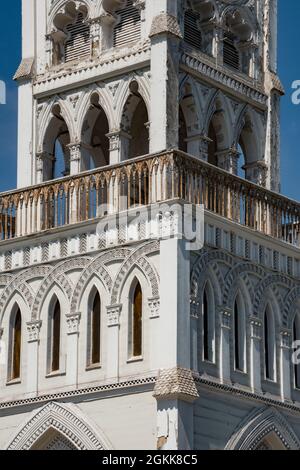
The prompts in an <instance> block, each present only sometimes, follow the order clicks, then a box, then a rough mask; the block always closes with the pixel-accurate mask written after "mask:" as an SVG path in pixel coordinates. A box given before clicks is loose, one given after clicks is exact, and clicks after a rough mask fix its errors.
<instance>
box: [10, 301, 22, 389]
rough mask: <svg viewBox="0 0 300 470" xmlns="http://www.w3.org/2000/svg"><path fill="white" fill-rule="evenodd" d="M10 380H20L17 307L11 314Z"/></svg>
mask: <svg viewBox="0 0 300 470" xmlns="http://www.w3.org/2000/svg"><path fill="white" fill-rule="evenodd" d="M11 345H12V348H11V366H10V380H11V381H14V380H19V379H20V378H21V350H22V314H21V310H20V308H19V307H18V306H16V307H15V311H14V312H13V314H12V324H11Z"/></svg>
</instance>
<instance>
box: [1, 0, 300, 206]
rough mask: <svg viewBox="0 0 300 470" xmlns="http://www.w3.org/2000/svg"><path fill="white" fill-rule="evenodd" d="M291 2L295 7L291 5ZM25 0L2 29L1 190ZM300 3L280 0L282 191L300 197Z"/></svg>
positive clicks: (12, 168)
mask: <svg viewBox="0 0 300 470" xmlns="http://www.w3.org/2000/svg"><path fill="white" fill-rule="evenodd" d="M289 4H291V7H289ZM20 10H21V0H11V1H10V2H8V3H7V2H6V3H5V21H3V22H2V25H1V29H0V58H1V59H0V79H1V80H4V81H5V83H6V87H7V104H6V105H5V106H3V105H0V191H5V190H8V189H12V188H15V187H16V163H17V86H16V84H15V83H14V82H13V80H12V76H13V74H14V72H15V71H16V69H17V67H18V65H19V62H20V54H21V13H20ZM298 45H300V2H299V0H279V72H280V77H281V80H282V82H283V85H284V87H285V90H286V96H285V97H284V98H283V99H282V111H281V140H282V145H281V146H282V149H281V174H282V192H283V193H284V194H286V195H288V196H290V197H292V198H294V199H297V200H300V185H299V180H298V175H300V138H299V137H300V105H299V106H295V105H293V104H292V102H291V84H292V82H293V81H294V80H300V53H299V52H298V49H297V47H298Z"/></svg>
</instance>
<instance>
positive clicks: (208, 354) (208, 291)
mask: <svg viewBox="0 0 300 470" xmlns="http://www.w3.org/2000/svg"><path fill="white" fill-rule="evenodd" d="M215 312H216V303H215V296H214V290H213V287H212V285H211V282H210V280H207V282H206V284H205V286H204V289H203V295H202V315H201V331H202V335H201V337H202V338H201V339H202V341H201V344H202V360H203V361H207V362H211V363H214V362H215V359H216V348H215V343H216V318H215Z"/></svg>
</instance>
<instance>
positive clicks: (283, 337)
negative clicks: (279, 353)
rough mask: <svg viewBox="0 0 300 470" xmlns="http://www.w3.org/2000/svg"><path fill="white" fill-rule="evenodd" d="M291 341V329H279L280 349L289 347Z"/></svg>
mask: <svg viewBox="0 0 300 470" xmlns="http://www.w3.org/2000/svg"><path fill="white" fill-rule="evenodd" d="M291 343H292V331H291V330H281V331H280V347H281V349H287V350H289V349H291Z"/></svg>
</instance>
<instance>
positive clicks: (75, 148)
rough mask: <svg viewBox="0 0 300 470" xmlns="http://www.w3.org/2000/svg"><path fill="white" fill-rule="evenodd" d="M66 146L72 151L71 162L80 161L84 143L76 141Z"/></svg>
mask: <svg viewBox="0 0 300 470" xmlns="http://www.w3.org/2000/svg"><path fill="white" fill-rule="evenodd" d="M66 147H67V148H68V150H69V152H70V161H71V162H75V161H80V159H81V154H80V151H81V147H82V143H81V142H75V143H71V144H68V145H67V146H66Z"/></svg>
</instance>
